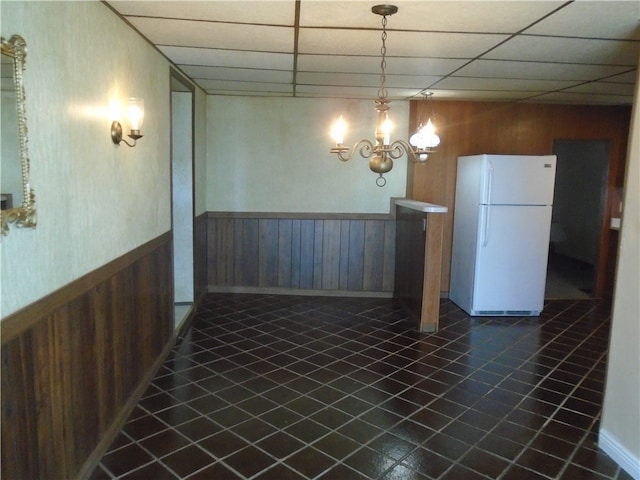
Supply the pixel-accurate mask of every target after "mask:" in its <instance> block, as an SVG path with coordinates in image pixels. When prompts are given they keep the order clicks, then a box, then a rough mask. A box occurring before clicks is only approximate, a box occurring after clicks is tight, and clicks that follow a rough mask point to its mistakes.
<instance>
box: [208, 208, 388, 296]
mask: <svg viewBox="0 0 640 480" xmlns="http://www.w3.org/2000/svg"><path fill="white" fill-rule="evenodd" d="M208 216H209V219H208V220H209V221H208V280H209V290H210V291H238V292H241V291H249V292H265V293H266V292H269V293H274V292H275V293H300V294H302V293H310V294H317V295H349V294H351V295H356V296H363V295H377V296H391V295H392V293H393V277H394V260H395V259H394V256H395V219H394V218H393V216H392V215H391V214H287V213H275V214H271V213H231V212H209V214H208Z"/></svg>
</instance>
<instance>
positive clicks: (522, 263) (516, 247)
mask: <svg viewBox="0 0 640 480" xmlns="http://www.w3.org/2000/svg"><path fill="white" fill-rule="evenodd" d="M479 208H480V215H479V218H480V227H479V230H478V237H479V238H478V245H477V254H476V270H475V277H474V287H473V299H472V312H470V313H471V314H472V315H491V314H494V315H509V314H514V315H515V314H523V315H524V314H538V313H539V312H541V311H542V308H543V304H544V290H545V283H546V274H547V260H548V253H549V231H550V228H551V207H550V206H502V205H500V206H490V207H488V206H480V207H479ZM519 312H521V313H519Z"/></svg>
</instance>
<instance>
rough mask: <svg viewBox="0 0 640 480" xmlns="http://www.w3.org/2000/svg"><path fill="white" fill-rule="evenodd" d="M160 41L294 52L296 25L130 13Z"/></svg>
mask: <svg viewBox="0 0 640 480" xmlns="http://www.w3.org/2000/svg"><path fill="white" fill-rule="evenodd" d="M129 21H130V22H131V23H132V24H133V26H135V27H136V28H137V29H139V30H140V31H143V32H144V34H145V36H146V37H147V38H148V39H149V40H150V41H151V42H153V43H156V44H158V45H171V46H184V47H208V48H219V49H229V50H255V51H259V52H293V39H294V37H293V28H291V27H273V26H263V25H238V24H229V23H212V22H195V21H189V20H170V19H164V18H146V17H129Z"/></svg>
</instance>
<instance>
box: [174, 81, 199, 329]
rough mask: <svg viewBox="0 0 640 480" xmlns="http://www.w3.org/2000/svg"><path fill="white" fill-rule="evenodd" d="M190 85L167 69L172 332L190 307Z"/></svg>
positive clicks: (192, 291)
mask: <svg viewBox="0 0 640 480" xmlns="http://www.w3.org/2000/svg"><path fill="white" fill-rule="evenodd" d="M193 101H194V94H193V86H192V85H191V84H190V83H189V82H187V81H186V80H185V79H183V78H182V76H181V75H180V74H179V73H178V72H177V71H175V70H173V69H172V70H171V205H172V206H171V225H172V228H171V231H172V233H173V292H174V330H178V329H180V328H181V326H182V325H183V324H184V323H185V321H186V320H187V319H188V318H189V315H190V314H191V313H192V311H193V308H194V299H195V277H194V244H193V242H194V232H193V230H194V194H193V183H194V182H193V163H194V159H193V132H194V128H193V110H194V105H193Z"/></svg>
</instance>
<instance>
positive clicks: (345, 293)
mask: <svg viewBox="0 0 640 480" xmlns="http://www.w3.org/2000/svg"><path fill="white" fill-rule="evenodd" d="M208 291H209V293H251V294H265V295H302V296H314V297H361V298H392V297H393V292H370V291H357V290H318V289H303V288H276V287H223V286H218V285H209V287H208Z"/></svg>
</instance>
